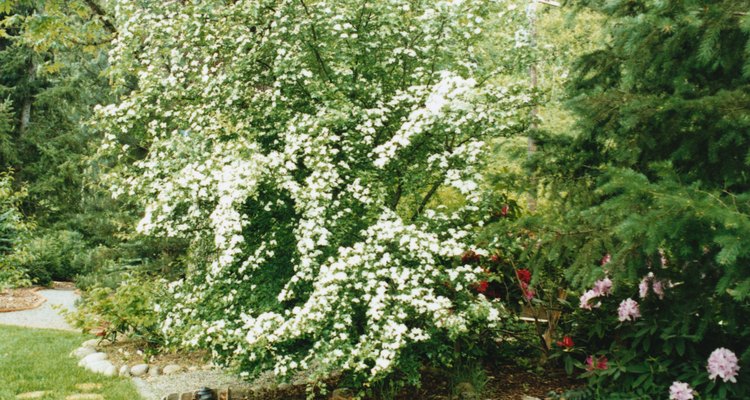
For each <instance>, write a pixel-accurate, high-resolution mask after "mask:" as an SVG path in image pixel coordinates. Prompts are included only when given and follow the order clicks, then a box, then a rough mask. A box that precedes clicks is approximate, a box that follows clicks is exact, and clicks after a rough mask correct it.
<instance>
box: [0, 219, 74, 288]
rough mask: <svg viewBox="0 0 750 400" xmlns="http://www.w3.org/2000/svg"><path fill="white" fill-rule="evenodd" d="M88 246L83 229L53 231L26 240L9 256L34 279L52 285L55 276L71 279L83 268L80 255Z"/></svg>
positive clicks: (12, 263) (11, 261)
mask: <svg viewBox="0 0 750 400" xmlns="http://www.w3.org/2000/svg"><path fill="white" fill-rule="evenodd" d="M84 249H85V242H84V241H83V237H82V236H81V234H80V233H78V232H74V231H50V232H46V233H43V234H41V235H39V236H36V237H33V238H31V239H30V240H29V241H27V242H25V243H23V244H22V245H21V246H19V247H18V248H17V249H16V251H15V252H14V253H12V254H11V255H10V256H9V257H8V262H9V264H10V265H12V266H13V267H15V268H17V269H19V270H21V271H24V272H25V273H26V274H27V275H28V276H29V277H30V278H31V280H32V281H33V282H34V283H36V284H40V285H48V284H50V283H51V282H52V281H53V280H57V281H70V280H72V279H73V278H74V277H75V276H76V275H78V274H79V273H81V272H83V271H81V264H80V263H78V262H77V261H76V259H77V258H78V257H80V256H81V254H83V252H84Z"/></svg>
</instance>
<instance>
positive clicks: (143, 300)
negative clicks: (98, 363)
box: [68, 276, 166, 346]
mask: <svg viewBox="0 0 750 400" xmlns="http://www.w3.org/2000/svg"><path fill="white" fill-rule="evenodd" d="M165 293H166V282H165V281H163V280H158V279H153V278H141V277H135V276H131V277H129V278H127V279H124V280H123V281H122V282H121V283H120V285H119V286H118V287H117V288H115V289H112V288H109V287H94V288H91V289H90V290H88V291H86V292H84V295H83V298H82V301H81V302H80V304H79V307H78V309H77V310H76V311H74V312H72V313H70V314H68V319H69V320H70V321H71V322H72V323H73V325H74V326H76V327H78V328H81V329H82V330H84V331H87V332H88V331H91V330H95V329H97V330H98V329H102V330H103V332H102V334H103V335H105V336H108V337H109V338H110V339H112V340H114V339H115V338H117V335H118V334H120V335H127V336H129V337H131V338H135V339H141V340H144V341H146V342H147V343H150V344H151V345H152V346H158V345H161V344H163V343H164V342H165V339H164V336H163V334H162V333H161V330H160V315H159V313H158V312H157V311H156V303H157V302H162V303H163V302H164V301H165V300H164V295H165Z"/></svg>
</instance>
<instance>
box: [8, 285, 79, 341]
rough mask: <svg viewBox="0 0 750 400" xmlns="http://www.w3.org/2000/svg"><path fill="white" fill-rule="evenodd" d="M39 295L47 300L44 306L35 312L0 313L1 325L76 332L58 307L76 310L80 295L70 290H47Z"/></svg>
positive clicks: (41, 291) (34, 310)
mask: <svg viewBox="0 0 750 400" xmlns="http://www.w3.org/2000/svg"><path fill="white" fill-rule="evenodd" d="M37 293H39V294H40V295H42V296H44V297H45V298H47V301H46V302H44V304H42V305H41V306H40V307H37V308H35V309H33V310H26V311H14V312H7V313H0V324H1V325H16V326H25V327H28V328H48V329H62V330H66V331H74V330H75V329H73V327H71V326H70V325H69V324H68V323H67V322H66V321H65V318H63V316H62V315H60V312H59V311H58V310H57V309H56V307H60V308H65V309H67V310H69V311H73V310H75V302H76V300H77V299H78V297H79V296H78V294H76V292H75V291H74V290H69V289H47V290H40V291H38V292H37Z"/></svg>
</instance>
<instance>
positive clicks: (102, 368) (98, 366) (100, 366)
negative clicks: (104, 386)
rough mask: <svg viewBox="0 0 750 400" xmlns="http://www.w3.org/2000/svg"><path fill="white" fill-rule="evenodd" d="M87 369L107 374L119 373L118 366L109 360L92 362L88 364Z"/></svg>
mask: <svg viewBox="0 0 750 400" xmlns="http://www.w3.org/2000/svg"><path fill="white" fill-rule="evenodd" d="M86 369H88V370H89V371H91V372H95V373H97V374H102V375H106V376H115V375H116V374H117V368H116V367H115V366H114V364H112V363H111V362H109V361H107V360H100V361H94V362H91V363H89V364H87V365H86Z"/></svg>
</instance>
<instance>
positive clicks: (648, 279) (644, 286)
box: [638, 272, 664, 300]
mask: <svg viewBox="0 0 750 400" xmlns="http://www.w3.org/2000/svg"><path fill="white" fill-rule="evenodd" d="M649 284H650V285H651V289H653V291H654V294H656V295H657V296H658V297H659V300H663V299H664V282H663V281H661V280H658V279H655V278H654V273H653V272H649V273H648V275H646V276H644V277H643V279H641V283H640V284H638V292H639V295H640V296H641V298H642V299H645V298H646V297H647V296H648V288H649Z"/></svg>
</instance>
